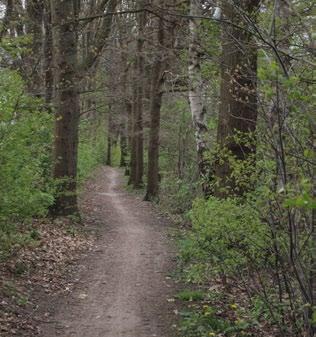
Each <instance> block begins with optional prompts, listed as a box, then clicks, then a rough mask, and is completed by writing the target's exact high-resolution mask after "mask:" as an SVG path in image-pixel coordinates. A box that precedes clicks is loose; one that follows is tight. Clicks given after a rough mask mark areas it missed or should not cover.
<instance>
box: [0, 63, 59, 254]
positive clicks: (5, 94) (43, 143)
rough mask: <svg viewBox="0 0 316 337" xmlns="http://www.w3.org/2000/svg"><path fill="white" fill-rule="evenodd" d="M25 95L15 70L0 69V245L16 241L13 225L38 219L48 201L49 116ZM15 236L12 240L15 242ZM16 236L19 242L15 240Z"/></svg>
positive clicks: (51, 189)
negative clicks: (33, 218)
mask: <svg viewBox="0 0 316 337" xmlns="http://www.w3.org/2000/svg"><path fill="white" fill-rule="evenodd" d="M41 107H42V104H41V101H40V100H39V99H34V98H31V97H29V96H28V95H26V94H25V93H24V83H23V81H22V79H21V77H20V76H19V75H18V74H17V72H14V71H10V70H0V111H1V116H0V166H1V170H0V247H2V248H3V247H8V246H10V245H11V241H13V242H14V241H15V239H17V236H16V235H17V234H15V230H16V227H15V224H16V223H18V222H20V221H25V220H26V219H28V218H31V217H33V216H43V215H45V214H46V213H47V209H48V207H49V206H50V205H51V204H52V203H53V201H54V198H53V192H54V184H53V183H52V181H51V180H49V178H47V177H48V176H49V174H48V172H50V167H51V155H50V153H51V142H52V136H51V135H52V116H51V115H49V114H48V113H46V112H45V111H43V110H41ZM14 237H15V239H14ZM20 239H21V238H19V240H20Z"/></svg>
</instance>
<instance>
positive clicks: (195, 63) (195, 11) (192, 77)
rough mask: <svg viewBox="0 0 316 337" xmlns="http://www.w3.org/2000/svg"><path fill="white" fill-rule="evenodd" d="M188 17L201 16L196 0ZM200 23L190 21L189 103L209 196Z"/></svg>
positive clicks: (193, 1) (201, 172) (201, 170)
mask: <svg viewBox="0 0 316 337" xmlns="http://www.w3.org/2000/svg"><path fill="white" fill-rule="evenodd" d="M190 15H191V16H195V17H198V16H202V9H201V8H199V7H198V4H197V1H196V0H191V1H190ZM200 25H201V21H200V20H198V19H191V20H190V24H189V28H190V44H189V65H188V74H189V102H190V109H191V115H192V121H193V127H194V131H195V142H196V150H197V161H198V172H199V176H200V178H201V179H202V189H203V192H204V194H206V195H208V194H209V189H208V171H209V166H210V164H209V161H208V160H207V159H206V156H205V154H206V151H207V142H206V136H207V124H206V120H205V115H206V109H205V105H204V102H203V80H202V74H201V60H200V37H199V34H200V33H199V30H200Z"/></svg>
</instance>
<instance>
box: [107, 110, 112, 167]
mask: <svg viewBox="0 0 316 337" xmlns="http://www.w3.org/2000/svg"><path fill="white" fill-rule="evenodd" d="M112 126H113V125H112V111H111V106H110V107H109V118H108V144H107V153H106V165H109V166H111V165H112V143H113V142H112Z"/></svg>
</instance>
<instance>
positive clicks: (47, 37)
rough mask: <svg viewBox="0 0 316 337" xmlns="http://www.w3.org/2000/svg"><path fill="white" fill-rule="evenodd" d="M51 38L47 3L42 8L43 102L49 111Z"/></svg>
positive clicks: (51, 69) (51, 96)
mask: <svg viewBox="0 0 316 337" xmlns="http://www.w3.org/2000/svg"><path fill="white" fill-rule="evenodd" d="M52 50H53V36H52V17H51V6H50V2H49V1H45V6H44V78H45V102H46V105H47V107H48V109H50V105H51V103H52V99H53V89H54V77H53V54H52Z"/></svg>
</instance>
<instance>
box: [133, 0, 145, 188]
mask: <svg viewBox="0 0 316 337" xmlns="http://www.w3.org/2000/svg"><path fill="white" fill-rule="evenodd" d="M143 7H144V1H141V2H140V4H139V7H138V8H139V9H142V8H143ZM138 15H139V16H138V39H137V55H136V79H135V80H136V89H135V92H134V93H135V95H134V97H135V98H134V107H133V133H132V136H133V140H132V152H131V175H130V183H132V184H133V187H134V188H141V187H142V186H143V174H144V139H143V104H144V102H143V97H144V81H143V76H144V62H145V60H144V56H143V47H144V28H145V12H144V11H142V12H140V13H139V14H138Z"/></svg>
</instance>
